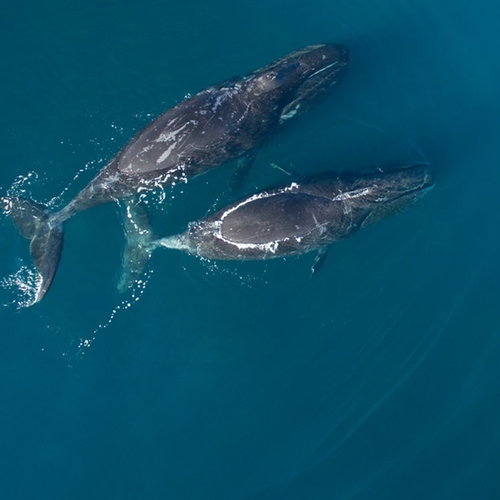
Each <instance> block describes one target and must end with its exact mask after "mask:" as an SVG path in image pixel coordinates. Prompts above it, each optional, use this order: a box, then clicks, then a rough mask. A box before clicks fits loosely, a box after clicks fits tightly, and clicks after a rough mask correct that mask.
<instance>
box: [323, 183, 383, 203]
mask: <svg viewBox="0 0 500 500" xmlns="http://www.w3.org/2000/svg"><path fill="white" fill-rule="evenodd" d="M375 187H376V186H375ZM371 192H372V188H362V189H355V190H354V191H347V192H346V193H340V194H338V195H337V196H335V197H334V198H333V199H332V201H344V200H349V199H351V198H359V197H361V196H364V195H365V194H370V193H371Z"/></svg>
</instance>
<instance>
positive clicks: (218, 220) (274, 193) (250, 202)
mask: <svg viewBox="0 0 500 500" xmlns="http://www.w3.org/2000/svg"><path fill="white" fill-rule="evenodd" d="M433 184H434V180H433V174H432V171H431V169H430V168H429V166H428V164H426V163H425V164H423V163H416V164H410V165H405V166H400V167H399V168H396V169H394V168H390V169H387V170H385V171H384V169H379V170H378V171H377V172H376V173H371V174H362V175H360V174H357V175H356V174H342V175H336V174H327V175H323V176H322V177H321V178H320V179H315V180H306V181H304V182H293V183H291V184H290V185H288V186H285V187H282V188H279V189H273V190H269V191H262V192H260V193H257V194H254V195H252V196H249V197H246V198H244V199H242V200H240V201H238V202H236V203H233V204H231V205H229V206H226V207H225V208H223V209H221V210H219V211H217V212H215V213H213V214H210V215H208V216H207V217H205V218H203V219H200V220H198V221H196V222H192V223H190V224H189V226H188V229H187V230H186V231H185V232H184V233H182V234H179V235H175V236H169V237H166V238H160V239H155V238H154V237H153V235H152V233H151V231H150V230H149V228H148V226H147V222H146V219H145V218H144V217H141V218H140V219H139V218H136V220H135V222H136V224H135V229H134V227H133V226H132V225H129V226H128V231H129V234H134V235H135V239H134V238H129V240H130V242H131V247H132V249H133V248H137V245H138V244H140V246H141V247H142V248H147V249H148V250H149V252H150V253H151V252H152V251H153V250H154V249H156V248H159V247H166V248H173V249H178V250H184V251H186V252H188V253H190V254H193V255H195V256H198V257H204V258H207V259H223V260H259V259H269V258H275V257H286V256H290V255H297V254H302V253H305V252H310V251H313V250H316V251H318V252H319V255H321V254H322V253H323V252H324V250H325V249H326V247H327V246H328V245H330V244H331V243H333V242H335V241H338V240H341V239H344V238H347V237H349V236H351V235H353V234H354V233H356V232H357V231H359V230H360V229H362V228H364V227H366V226H368V225H369V224H372V223H374V222H376V221H379V220H381V219H383V218H386V217H388V216H390V215H393V214H396V213H399V212H401V211H403V210H405V209H406V208H408V207H409V206H410V205H412V204H413V203H415V202H416V201H417V200H419V199H420V198H421V197H422V196H423V195H424V194H425V193H426V192H427V191H428V190H429V189H430V188H432V186H433ZM138 214H139V212H138ZM139 229H140V230H139ZM132 249H131V251H132Z"/></svg>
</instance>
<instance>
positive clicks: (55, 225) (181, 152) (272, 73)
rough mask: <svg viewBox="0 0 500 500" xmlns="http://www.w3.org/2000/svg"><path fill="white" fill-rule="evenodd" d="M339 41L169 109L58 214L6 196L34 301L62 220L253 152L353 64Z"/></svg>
mask: <svg viewBox="0 0 500 500" xmlns="http://www.w3.org/2000/svg"><path fill="white" fill-rule="evenodd" d="M348 60H349V55H348V51H347V49H346V48H345V47H344V46H342V45H337V44H322V45H311V46H308V47H305V48H303V49H300V50H297V51H295V52H292V53H290V54H288V55H286V56H285V57H282V58H280V59H278V60H276V61H274V62H273V63H271V64H269V65H267V66H265V67H264V68H261V69H259V70H257V71H255V72H253V73H251V74H249V75H247V76H245V77H243V78H235V79H232V80H229V81H226V82H223V83H221V84H219V85H214V86H211V87H208V88H206V89H204V90H202V91H201V92H199V93H197V94H196V95H194V96H193V97H191V98H189V99H185V100H184V101H182V102H180V103H179V104H178V105H176V106H174V107H173V108H171V109H169V110H167V111H166V112H165V113H163V114H162V115H161V116H159V117H158V118H157V119H155V120H154V121H153V122H152V123H150V124H149V125H147V126H146V127H145V128H144V129H143V130H141V131H140V132H138V133H137V134H136V135H135V137H133V138H132V139H131V140H130V141H129V142H128V143H127V144H126V145H125V147H124V148H123V149H122V150H121V151H120V152H119V153H118V154H117V155H116V156H115V157H114V158H112V159H111V161H109V163H108V164H107V165H106V166H105V167H104V168H103V169H102V170H100V171H99V172H98V174H97V175H96V176H95V177H94V178H93V179H92V180H91V181H90V183H89V184H88V185H87V186H86V187H85V188H84V189H82V190H81V191H80V192H79V193H78V194H77V195H76V196H75V197H74V198H73V199H72V200H71V201H70V202H69V203H68V204H67V205H66V206H65V207H64V208H63V209H62V210H60V211H59V212H56V213H50V212H48V211H46V209H45V207H43V206H41V205H37V204H34V203H32V202H30V201H28V200H24V199H19V198H14V197H12V198H2V199H0V201H1V202H2V206H3V209H4V212H6V213H8V214H9V215H10V217H11V218H12V220H13V222H14V223H15V225H16V226H17V228H18V229H19V231H20V233H21V234H22V236H24V237H26V238H28V239H30V240H31V241H30V254H31V256H32V259H33V261H34V264H35V267H36V268H37V270H38V272H39V273H40V275H41V280H40V284H39V287H38V290H37V292H36V297H35V302H38V301H39V300H41V299H42V298H43V296H44V295H45V294H46V292H47V290H48V289H49V287H50V285H51V283H52V280H53V278H54V275H55V273H56V270H57V266H58V263H59V259H60V255H61V251H62V244H63V223H64V222H65V221H66V220H67V219H69V218H70V217H72V216H73V215H75V214H76V213H78V212H81V211H83V210H86V209H88V208H91V207H93V206H96V205H99V204H102V203H107V202H111V201H116V200H120V199H127V198H131V197H133V196H134V194H136V193H137V192H139V191H143V190H152V189H155V188H157V187H159V186H161V185H169V184H173V183H175V182H178V181H183V182H187V181H188V180H189V179H191V178H192V177H194V176H197V175H200V174H203V173H204V172H206V171H208V170H210V169H212V168H214V167H216V166H218V165H220V164H222V163H224V162H226V161H227V160H231V159H234V158H238V157H241V156H242V155H245V154H246V153H249V152H250V153H251V152H253V151H254V150H255V149H256V148H258V147H259V146H261V145H262V144H263V143H264V142H265V141H266V140H267V139H269V137H270V136H271V135H272V134H273V132H274V131H275V130H276V128H277V127H278V126H279V125H280V123H281V122H283V121H285V120H286V119H287V118H288V117H290V116H292V115H293V114H294V113H295V112H296V111H297V110H298V109H299V108H301V107H303V105H305V104H307V103H308V102H309V101H311V100H313V99H315V98H316V96H318V95H321V94H323V93H325V92H326V91H327V90H328V89H330V88H332V87H333V86H334V84H336V83H337V82H338V81H339V79H340V78H341V76H342V74H343V71H344V69H345V67H346V65H347V63H348Z"/></svg>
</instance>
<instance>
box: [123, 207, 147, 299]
mask: <svg viewBox="0 0 500 500" xmlns="http://www.w3.org/2000/svg"><path fill="white" fill-rule="evenodd" d="M123 229H124V232H125V240H126V243H125V250H124V251H123V256H122V268H121V274H120V278H119V280H118V285H117V288H118V292H119V293H123V292H125V291H126V290H127V289H128V288H130V287H131V286H132V285H133V284H134V283H135V282H136V281H137V279H138V278H139V277H140V276H141V274H142V273H143V272H144V268H145V267H146V264H147V263H148V261H149V258H150V257H151V254H152V253H153V250H154V244H153V240H154V234H153V232H152V231H151V225H150V223H149V218H148V215H147V213H146V211H145V210H144V208H143V207H142V206H141V205H139V204H138V203H136V202H129V203H126V205H125V217H124V222H123Z"/></svg>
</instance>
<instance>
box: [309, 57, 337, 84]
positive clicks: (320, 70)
mask: <svg viewBox="0 0 500 500" xmlns="http://www.w3.org/2000/svg"><path fill="white" fill-rule="evenodd" d="M338 63H339V61H335V62H333V63H332V64H329V65H328V66H325V67H324V68H321V69H319V70H318V71H315V72H314V73H313V74H312V75H309V76H308V77H307V80H309V78H312V77H313V76H316V75H319V74H320V73H322V72H323V71H325V70H327V69H328V68H331V67H332V66H335V65H336V64H338Z"/></svg>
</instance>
